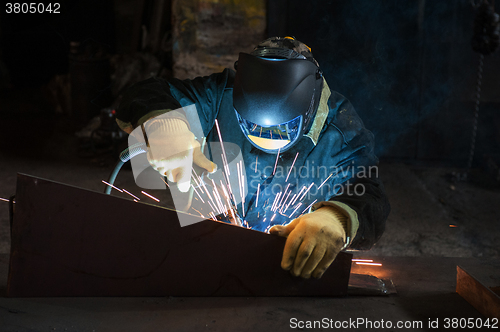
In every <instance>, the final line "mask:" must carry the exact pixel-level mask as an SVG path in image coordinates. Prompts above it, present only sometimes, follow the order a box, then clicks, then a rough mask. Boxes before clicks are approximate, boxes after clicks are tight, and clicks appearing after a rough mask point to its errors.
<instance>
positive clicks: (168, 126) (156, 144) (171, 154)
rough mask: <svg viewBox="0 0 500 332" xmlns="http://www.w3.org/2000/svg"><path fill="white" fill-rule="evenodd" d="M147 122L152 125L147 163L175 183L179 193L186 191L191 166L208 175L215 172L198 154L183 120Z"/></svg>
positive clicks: (198, 145)
mask: <svg viewBox="0 0 500 332" xmlns="http://www.w3.org/2000/svg"><path fill="white" fill-rule="evenodd" d="M150 121H152V123H150V124H148V129H147V134H148V143H149V148H148V153H147V158H148V161H149V163H150V164H151V166H152V167H153V168H154V169H155V170H157V171H158V172H159V173H160V174H161V175H165V176H166V177H167V179H168V180H169V181H171V182H177V187H178V188H179V190H180V191H182V192H187V191H188V190H189V187H190V183H191V170H192V167H193V163H195V164H196V165H198V166H200V167H202V168H204V169H206V170H207V171H208V172H213V171H215V170H216V168H217V165H216V164H214V163H213V162H211V161H210V160H208V159H207V158H206V157H205V155H204V154H203V153H202V152H201V150H200V143H199V142H198V141H197V140H196V139H195V136H194V134H193V133H192V132H191V131H189V129H188V126H187V124H186V123H185V122H184V121H182V120H179V119H169V118H166V119H165V118H164V119H158V120H155V119H153V120H150Z"/></svg>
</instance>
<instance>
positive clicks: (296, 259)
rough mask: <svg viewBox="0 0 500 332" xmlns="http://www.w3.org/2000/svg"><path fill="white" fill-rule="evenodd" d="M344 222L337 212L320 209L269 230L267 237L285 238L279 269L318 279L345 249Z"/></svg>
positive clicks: (330, 208) (341, 215)
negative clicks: (271, 235)
mask: <svg viewBox="0 0 500 332" xmlns="http://www.w3.org/2000/svg"><path fill="white" fill-rule="evenodd" d="M346 219H347V217H346V216H345V215H343V214H342V213H341V212H340V211H338V210H337V209H336V208H334V207H331V206H323V207H321V208H319V209H317V210H316V211H314V212H311V213H307V214H305V215H303V216H300V217H298V218H297V219H294V220H293V221H292V222H291V223H289V224H288V225H286V226H280V225H276V226H273V227H271V229H270V230H269V233H270V234H276V235H279V236H283V237H286V238H287V240H286V243H285V249H284V251H283V258H282V260H281V267H282V268H283V269H284V270H287V271H288V270H290V272H291V273H292V275H294V276H296V277H298V276H301V277H302V278H306V279H307V278H310V277H311V276H312V277H314V278H321V276H322V275H323V273H324V272H325V271H326V269H327V268H328V267H329V266H330V264H332V262H333V261H334V260H335V257H337V254H338V253H339V252H340V250H341V249H342V247H343V246H344V243H345V241H346V232H345V230H344V226H343V225H342V224H343V223H344V224H345V222H346Z"/></svg>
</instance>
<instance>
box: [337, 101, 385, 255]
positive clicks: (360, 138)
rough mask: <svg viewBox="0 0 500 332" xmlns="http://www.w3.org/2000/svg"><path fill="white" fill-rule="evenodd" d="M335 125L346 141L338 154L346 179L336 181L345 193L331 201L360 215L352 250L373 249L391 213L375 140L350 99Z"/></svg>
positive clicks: (343, 104)
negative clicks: (379, 167)
mask: <svg viewBox="0 0 500 332" xmlns="http://www.w3.org/2000/svg"><path fill="white" fill-rule="evenodd" d="M332 125H334V126H336V127H337V129H338V130H339V131H340V133H341V134H342V136H343V138H344V144H343V147H342V149H340V151H339V152H338V154H337V157H338V158H337V160H339V162H338V163H337V164H336V168H337V170H338V171H339V172H342V174H346V176H345V177H340V176H338V177H336V178H337V179H338V180H336V182H337V184H339V186H338V188H341V189H340V190H339V191H338V192H337V193H334V195H332V197H331V198H330V199H329V200H330V201H332V202H340V203H343V204H345V205H347V206H348V207H349V208H351V209H352V210H354V212H355V213H356V214H357V219H358V229H357V232H356V234H355V236H354V239H351V244H350V248H352V249H360V250H366V249H370V248H371V247H372V246H373V244H374V243H375V242H377V241H378V239H379V238H380V237H381V236H382V234H383V232H384V230H385V222H386V219H387V217H388V215H389V212H390V204H389V200H388V198H387V195H386V193H385V189H384V186H383V184H382V181H381V180H380V178H379V174H378V158H377V157H376V156H375V154H374V136H373V134H372V133H371V132H370V131H369V130H367V129H366V128H365V127H364V124H363V122H362V120H361V119H360V118H359V116H358V115H357V113H356V111H355V110H354V108H353V106H352V105H351V103H350V102H349V101H347V100H346V99H343V100H340V101H339V102H338V107H337V112H336V113H335V118H334V119H333V122H332ZM346 170H349V172H345V171H346Z"/></svg>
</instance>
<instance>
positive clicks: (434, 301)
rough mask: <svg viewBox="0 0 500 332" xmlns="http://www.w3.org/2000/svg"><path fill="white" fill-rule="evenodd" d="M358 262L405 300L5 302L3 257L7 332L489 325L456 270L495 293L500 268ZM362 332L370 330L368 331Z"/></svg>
mask: <svg viewBox="0 0 500 332" xmlns="http://www.w3.org/2000/svg"><path fill="white" fill-rule="evenodd" d="M356 256H357V257H358V258H372V259H373V260H374V261H376V262H379V263H382V264H383V266H382V267H378V266H374V267H360V266H353V269H352V272H355V273H369V274H372V275H375V276H377V277H379V278H384V279H387V278H390V279H392V281H393V282H394V284H395V286H396V289H397V292H398V293H397V294H396V295H390V296H348V297H340V298H328V297H292V298H289V297H288V298H287V297H276V298H271V297H260V298H251V297H225V298H224V297H217V298H210V297H204V298H199V297H168V298H167V297H148V298H142V297H140V298H139V297H138V298H130V297H129V298H6V297H5V293H6V284H7V274H8V262H9V256H8V255H5V254H4V255H0V296H1V297H0V331H202V330H203V331H204V330H206V331H287V330H291V329H295V330H309V329H308V328H307V327H308V326H307V324H314V321H321V323H322V324H327V322H328V324H335V322H336V321H337V324H340V323H342V322H345V321H347V322H349V320H350V321H351V322H352V321H356V320H357V319H365V322H361V321H359V322H360V324H368V322H367V321H371V322H372V324H374V325H373V326H374V330H375V326H376V325H377V324H387V323H388V321H390V322H392V324H393V328H392V329H386V330H394V331H396V330H400V329H397V328H395V326H396V325H395V324H397V322H398V321H404V322H406V321H410V322H412V323H414V322H418V321H420V322H422V326H423V327H422V328H419V329H418V330H423V331H425V330H431V329H429V328H428V324H429V320H431V321H433V322H434V321H436V319H438V323H439V330H444V324H446V322H447V321H448V320H447V319H451V318H474V319H476V318H481V319H483V321H485V320H486V319H485V318H484V317H483V316H482V315H481V314H480V313H479V312H478V311H476V310H475V309H474V308H473V307H472V306H471V305H470V304H468V303H467V302H466V301H465V300H464V299H462V298H461V297H460V296H459V295H458V294H457V293H455V286H456V266H457V265H460V266H462V267H463V268H465V270H467V271H468V272H469V273H471V274H472V275H473V276H475V277H476V278H478V279H479V280H480V281H481V282H483V283H484V284H485V285H486V286H488V287H490V286H498V285H500V262H494V261H492V260H488V259H484V258H481V259H476V258H453V257H451V258H450V257H385V258H384V257H367V256H368V255H363V257H361V255H356ZM263 282H265V281H263ZM382 320H383V323H382V322H381V321H382ZM308 322H309V323H308ZM339 322H340V323H339ZM449 323H450V324H451V323H452V321H449ZM301 324H304V328H303V329H300V328H299V327H301V326H302V325H301ZM316 324H319V323H316ZM344 324H346V323H344ZM407 324H409V323H407ZM414 324H417V323H414ZM317 326H319V325H317ZM330 326H331V327H330ZM344 326H346V325H344ZM379 326H381V325H379ZM382 326H386V327H387V325H382ZM294 327H295V328H294ZM322 327H323V329H321V328H320V327H318V328H317V330H330V329H332V330H349V329H351V330H354V328H352V327H353V325H350V328H343V329H336V328H335V327H334V325H328V326H327V325H323V326H322ZM357 327H358V328H360V329H362V330H369V328H368V327H369V325H358V326H357ZM497 327H498V325H497ZM499 328H500V327H499ZM378 330H379V329H378ZM433 330H436V329H433ZM492 330H493V331H494V330H496V329H492Z"/></svg>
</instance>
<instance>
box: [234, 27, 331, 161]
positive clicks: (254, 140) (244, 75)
mask: <svg viewBox="0 0 500 332" xmlns="http://www.w3.org/2000/svg"><path fill="white" fill-rule="evenodd" d="M235 69H236V77H235V82H234V90H233V106H234V109H235V112H236V117H237V119H238V123H239V125H240V128H241V130H242V131H243V134H244V135H245V137H246V138H247V139H248V140H249V141H250V143H251V144H252V145H253V146H255V147H256V148H258V149H260V150H262V151H265V152H267V153H277V152H278V151H281V152H284V151H286V150H288V149H290V148H291V147H292V146H293V145H295V144H296V143H297V142H298V140H299V139H300V138H301V137H302V136H303V134H304V133H305V132H306V131H307V130H309V127H310V125H311V124H312V120H313V119H314V116H315V115H316V111H317V109H318V105H319V100H320V97H321V90H322V87H323V76H322V72H321V70H320V69H319V65H318V63H317V62H316V60H314V58H313V56H312V53H311V49H310V48H309V47H308V46H307V45H305V44H303V43H301V42H299V41H297V40H295V39H294V38H292V37H285V38H279V37H274V38H269V39H267V40H265V41H263V42H262V43H260V44H259V45H258V46H257V47H256V48H255V49H254V50H253V51H252V52H251V53H250V54H247V53H240V54H239V57H238V61H237V62H236V63H235Z"/></svg>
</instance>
